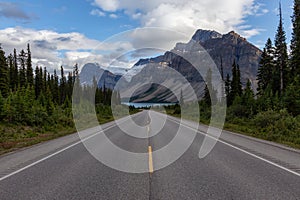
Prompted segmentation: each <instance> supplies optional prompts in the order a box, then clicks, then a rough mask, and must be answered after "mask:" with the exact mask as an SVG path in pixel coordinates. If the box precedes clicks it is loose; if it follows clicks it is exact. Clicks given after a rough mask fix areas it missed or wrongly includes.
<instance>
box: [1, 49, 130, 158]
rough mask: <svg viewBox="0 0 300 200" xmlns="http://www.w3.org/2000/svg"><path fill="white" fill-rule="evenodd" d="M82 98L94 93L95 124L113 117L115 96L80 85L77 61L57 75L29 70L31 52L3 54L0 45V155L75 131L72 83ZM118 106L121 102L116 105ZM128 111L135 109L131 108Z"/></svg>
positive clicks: (38, 70)
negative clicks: (66, 70) (67, 70)
mask: <svg viewBox="0 0 300 200" xmlns="http://www.w3.org/2000/svg"><path fill="white" fill-rule="evenodd" d="M75 82H76V84H77V87H78V89H79V90H80V93H81V94H82V96H83V97H85V96H89V94H90V93H91V92H92V91H96V92H95V99H94V102H95V110H96V114H97V118H98V121H99V123H101V124H103V123H106V122H109V121H112V120H114V118H113V115H112V112H111V108H110V104H111V98H112V97H113V98H117V99H116V101H115V102H117V103H119V104H120V99H118V98H119V95H118V94H117V93H116V94H113V92H112V90H110V89H108V88H105V86H104V88H98V87H97V83H96V80H94V84H93V85H91V86H87V85H85V86H81V85H80V79H79V74H78V66H77V64H76V65H75V66H74V69H73V70H71V71H69V72H68V73H66V72H65V70H64V68H63V67H61V68H60V73H59V75H58V74H57V71H56V70H54V72H53V73H51V74H50V72H49V71H47V69H46V68H41V67H36V68H35V70H33V67H32V62H31V51H30V46H29V44H28V47H27V50H26V52H25V51H24V50H21V52H20V53H19V54H17V50H16V49H15V50H14V52H13V53H12V54H9V55H8V56H7V57H6V56H5V52H4V51H3V49H2V48H1V46H0V154H2V153H5V152H8V151H12V150H14V149H17V148H20V147H24V146H29V145H32V144H36V143H39V142H41V141H45V140H49V139H53V138H57V137H60V136H64V135H67V134H70V133H74V132H76V129H75V126H74V121H73V113H72V93H73V87H74V84H75ZM120 106H121V105H120ZM130 111H131V112H135V109H133V108H131V109H130Z"/></svg>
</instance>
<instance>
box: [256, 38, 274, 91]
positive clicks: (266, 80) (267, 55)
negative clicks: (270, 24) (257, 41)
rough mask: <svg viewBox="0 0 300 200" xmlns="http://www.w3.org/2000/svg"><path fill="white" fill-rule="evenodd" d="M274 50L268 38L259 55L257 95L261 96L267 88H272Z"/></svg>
mask: <svg viewBox="0 0 300 200" xmlns="http://www.w3.org/2000/svg"><path fill="white" fill-rule="evenodd" d="M273 56H274V48H273V45H272V41H271V39H270V38H269V39H268V40H267V43H266V45H265V48H264V49H263V53H262V55H261V60H260V62H259V68H258V74H257V80H258V88H257V91H258V95H259V96H263V95H264V92H265V91H266V89H267V88H273V84H276V83H273V81H272V78H273V74H272V73H273V71H274V66H275V63H274V57H273Z"/></svg>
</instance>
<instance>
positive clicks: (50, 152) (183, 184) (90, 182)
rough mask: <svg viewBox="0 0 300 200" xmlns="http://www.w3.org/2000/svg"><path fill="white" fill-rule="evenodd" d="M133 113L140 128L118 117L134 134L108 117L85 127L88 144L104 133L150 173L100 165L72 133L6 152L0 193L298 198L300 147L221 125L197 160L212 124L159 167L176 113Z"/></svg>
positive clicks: (0, 162)
mask: <svg viewBox="0 0 300 200" xmlns="http://www.w3.org/2000/svg"><path fill="white" fill-rule="evenodd" d="M149 112H151V116H152V120H151V118H150V117H149ZM132 118H133V121H134V122H135V123H136V124H137V125H139V126H140V128H139V130H136V127H134V126H132V127H130V126H131V124H130V123H127V121H128V119H129V117H127V118H124V119H121V120H120V121H121V122H122V123H123V124H125V125H126V124H127V127H125V128H126V130H127V131H131V133H132V135H131V134H130V135H128V134H126V133H125V132H124V131H123V130H121V129H120V128H119V127H118V126H116V124H115V123H114V122H111V123H108V124H105V125H103V126H102V128H103V129H104V131H103V132H97V129H95V128H94V129H93V128H92V129H89V130H86V135H87V137H86V138H85V139H84V140H85V144H91V145H98V146H100V149H102V150H103V151H106V149H105V147H106V146H107V145H108V144H107V143H108V142H107V141H100V142H99V140H97V138H98V137H100V136H101V135H102V136H103V135H104V134H105V136H107V138H108V139H109V141H110V142H112V143H113V144H115V145H116V146H118V147H120V148H121V149H124V150H126V151H129V152H133V153H140V154H143V155H146V156H147V157H145V158H144V159H141V160H140V161H139V162H138V163H135V164H136V165H135V164H132V163H131V164H132V165H134V166H136V167H137V168H141V169H147V171H146V172H144V173H127V172H122V171H119V170H116V169H112V168H110V167H109V166H107V165H105V164H102V163H101V162H100V161H99V160H97V159H96V158H95V157H94V156H93V155H91V154H90V152H89V151H88V150H87V148H86V147H85V145H84V144H82V143H81V141H80V140H79V137H78V135H77V134H73V135H69V136H66V137H63V138H59V139H56V140H53V141H49V142H46V143H42V144H39V145H35V146H33V147H30V148H26V149H23V150H19V151H17V152H14V153H10V154H7V155H4V156H1V157H0V199H1V200H5V199H7V200H14V199H17V200H20V199H36V200H43V199H57V200H64V199H101V200H102V199H113V200H115V199H138V200H143V199H162V200H164V199H179V200H182V199H243V200H244V199H268V200H269V199H285V200H286V199H300V152H299V151H298V150H294V149H290V148H288V147H285V146H282V145H277V144H275V143H271V142H265V141H262V140H258V139H253V138H250V137H246V136H240V135H237V134H234V133H230V132H226V131H224V132H223V133H222V136H221V138H220V140H219V141H218V142H217V144H216V145H215V147H214V148H213V150H212V151H211V152H210V153H209V154H208V156H206V157H205V158H203V159H199V157H198V154H199V149H200V147H201V145H202V142H203V140H204V137H205V130H206V129H207V127H206V126H200V127H199V129H198V130H197V131H198V133H197V134H195V139H194V140H193V142H192V144H191V145H190V146H189V148H188V149H187V151H185V152H184V154H183V155H182V156H181V157H180V158H179V159H177V160H176V161H175V162H173V163H172V164H170V165H169V166H166V167H164V168H162V169H160V163H161V162H162V161H166V160H168V159H170V157H172V156H171V155H170V156H169V155H168V154H167V153H164V154H163V155H159V154H157V153H155V152H157V151H159V150H161V149H163V148H164V147H165V146H167V145H169V144H171V143H172V141H173V139H174V138H175V137H176V134H177V130H178V128H179V120H178V119H176V118H173V117H168V118H167V119H166V116H164V115H163V114H160V113H155V112H153V111H143V112H141V113H138V114H136V115H134V116H133V117H132ZM164 119H166V121H165V123H164V126H163V128H162V129H161V130H160V131H159V132H158V133H157V134H155V132H157V130H159V129H157V127H158V126H159V125H158V124H157V123H160V122H162V121H164ZM183 123H184V126H183V127H182V131H184V132H186V134H184V135H180V136H179V141H182V144H181V143H180V142H177V143H176V145H177V146H178V147H182V146H185V144H184V143H185V142H186V141H187V140H189V139H190V138H192V134H191V133H190V132H191V131H192V130H194V128H195V127H197V126H196V125H197V124H196V123H193V122H189V121H184V122H183ZM154 134H155V135H154ZM134 135H135V136H138V137H139V136H140V137H141V138H138V137H134ZM147 135H148V136H149V138H148V137H147ZM98 139H99V138H98ZM94 143H95V144H94ZM111 156H112V158H111V159H114V158H116V159H118V155H114V154H113V153H111ZM114 156H115V157H114ZM119 157H120V156H119ZM120 159H121V160H122V158H120ZM122 163H123V162H121V165H122ZM127 164H128V163H126V162H124V165H127ZM128 165H130V163H129V164H128Z"/></svg>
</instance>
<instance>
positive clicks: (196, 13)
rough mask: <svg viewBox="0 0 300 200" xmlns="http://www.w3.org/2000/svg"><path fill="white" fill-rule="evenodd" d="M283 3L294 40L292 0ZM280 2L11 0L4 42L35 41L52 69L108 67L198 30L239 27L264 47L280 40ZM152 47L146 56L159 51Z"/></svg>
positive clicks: (2, 22)
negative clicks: (92, 64)
mask: <svg viewBox="0 0 300 200" xmlns="http://www.w3.org/2000/svg"><path fill="white" fill-rule="evenodd" d="M281 4H282V11H283V18H284V28H285V31H286V33H287V43H290V39H291V31H292V24H291V15H292V6H293V0H282V2H281ZM278 7H279V0H222V1H220V0H76V1H75V0H51V1H40V0H31V1H29V0H22V1H21V0H10V1H7V0H4V1H0V43H1V46H2V48H3V49H4V50H5V52H6V55H8V54H10V53H12V52H13V49H14V48H16V49H17V51H21V49H26V45H27V43H29V44H30V45H31V51H32V57H33V64H34V65H38V66H42V67H47V68H48V69H49V71H50V72H51V70H53V69H59V68H60V66H61V65H63V66H65V67H66V68H70V69H71V68H72V66H74V65H75V63H78V64H79V66H82V65H84V64H85V63H87V62H97V63H99V64H100V65H102V66H104V67H108V66H110V65H111V62H112V60H111V58H112V57H115V55H116V52H118V51H120V49H121V52H122V53H123V54H126V51H134V49H139V47H147V45H150V46H151V44H154V43H155V42H156V43H157V44H159V45H160V46H161V47H160V49H166V50H168V49H171V48H172V45H173V47H174V46H175V43H176V42H187V41H186V40H187V38H191V37H192V35H193V34H194V33H195V31H196V30H197V29H208V30H216V31H218V32H220V33H222V34H225V33H228V32H230V31H232V30H234V31H235V32H237V33H238V34H240V35H241V36H242V37H245V38H246V39H247V40H248V41H250V42H251V43H253V44H254V45H256V46H257V47H259V48H261V49H262V48H263V47H264V44H265V42H266V41H267V38H271V39H272V40H274V36H275V32H276V29H277V26H278V20H279V18H278ZM151 27H156V28H162V30H166V31H155V30H154V29H151ZM137 28H144V31H135V29H137ZM124 31H125V33H124ZM126 31H127V32H126ZM175 32H176V33H175ZM173 33H174V34H173ZM177 33H178V34H177ZM180 34H181V35H184V37H180V36H179V35H180ZM128 38H130V39H128ZM166 40H169V41H168V42H167V43H165V41H166ZM170 45H171V46H170ZM154 46H155V47H157V45H154ZM162 52H163V51H162ZM147 53H148V55H143V56H144V57H147V56H151V55H154V54H155V53H156V54H157V52H154V51H147ZM118 55H121V54H120V53H119V54H118ZM130 55H131V56H126V55H125V56H123V57H122V56H121V57H122V59H119V61H117V62H114V66H116V67H124V68H129V67H131V66H132V64H134V63H135V62H136V61H137V60H138V59H139V58H140V57H141V54H139V53H136V54H135V55H136V57H134V56H132V55H133V53H132V52H131V53H130ZM137 55H139V57H138V56H137Z"/></svg>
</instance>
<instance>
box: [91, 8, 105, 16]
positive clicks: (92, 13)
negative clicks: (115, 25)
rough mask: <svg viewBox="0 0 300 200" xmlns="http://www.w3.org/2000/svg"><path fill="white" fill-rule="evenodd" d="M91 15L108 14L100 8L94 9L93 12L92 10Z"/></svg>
mask: <svg viewBox="0 0 300 200" xmlns="http://www.w3.org/2000/svg"><path fill="white" fill-rule="evenodd" d="M90 14H91V15H94V16H99V17H105V16H106V14H105V12H102V11H101V10H99V9H93V10H92V11H91V12H90Z"/></svg>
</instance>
